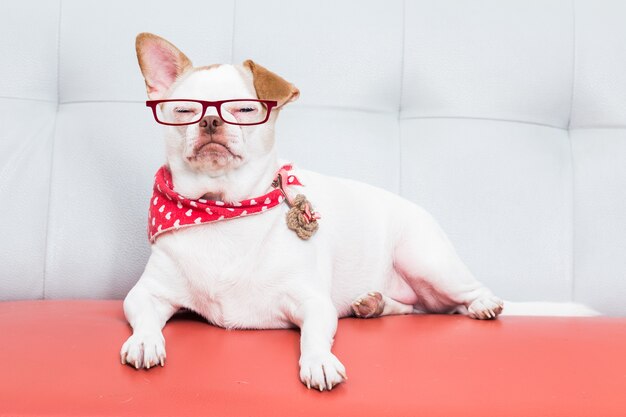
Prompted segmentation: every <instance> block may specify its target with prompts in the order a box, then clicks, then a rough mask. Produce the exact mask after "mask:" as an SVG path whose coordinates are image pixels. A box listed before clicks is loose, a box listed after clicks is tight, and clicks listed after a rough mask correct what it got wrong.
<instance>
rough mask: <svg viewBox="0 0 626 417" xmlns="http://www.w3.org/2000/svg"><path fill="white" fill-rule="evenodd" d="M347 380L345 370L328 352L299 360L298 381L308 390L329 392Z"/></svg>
mask: <svg viewBox="0 0 626 417" xmlns="http://www.w3.org/2000/svg"><path fill="white" fill-rule="evenodd" d="M347 379H348V377H347V376H346V368H345V367H344V366H343V365H342V363H341V362H339V359H337V358H336V357H335V355H333V354H332V353H330V352H327V353H321V354H313V355H307V356H303V357H301V358H300V380H301V381H302V383H303V384H304V385H306V386H307V388H309V389H311V388H315V389H318V390H320V391H324V390H331V389H333V387H334V386H335V385H338V384H340V383H342V382H343V381H345V380H347Z"/></svg>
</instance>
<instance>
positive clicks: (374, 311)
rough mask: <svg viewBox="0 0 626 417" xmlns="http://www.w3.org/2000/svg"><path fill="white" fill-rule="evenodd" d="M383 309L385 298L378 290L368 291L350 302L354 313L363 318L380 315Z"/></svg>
mask: <svg viewBox="0 0 626 417" xmlns="http://www.w3.org/2000/svg"><path fill="white" fill-rule="evenodd" d="M384 309H385V300H384V299H383V295H382V294H381V293H379V292H369V293H367V294H365V295H364V296H362V297H359V298H357V299H356V300H355V301H354V302H353V303H352V311H353V312H354V315H355V316H356V317H360V318H363V319H369V318H372V317H380V315H381V314H383V310H384Z"/></svg>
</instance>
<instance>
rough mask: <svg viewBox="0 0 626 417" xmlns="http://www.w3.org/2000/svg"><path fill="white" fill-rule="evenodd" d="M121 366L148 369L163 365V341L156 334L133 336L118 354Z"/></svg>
mask: <svg viewBox="0 0 626 417" xmlns="http://www.w3.org/2000/svg"><path fill="white" fill-rule="evenodd" d="M120 356H121V359H122V365H124V364H129V365H130V366H133V367H135V368H136V369H139V368H146V369H150V367H152V366H156V365H159V364H160V365H161V366H164V365H165V339H164V338H163V335H162V334H160V333H158V334H143V335H139V334H133V335H132V336H131V337H129V338H128V340H127V341H126V343H124V345H123V346H122V350H121V352H120Z"/></svg>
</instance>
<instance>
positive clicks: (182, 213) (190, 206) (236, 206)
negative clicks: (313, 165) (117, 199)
mask: <svg viewBox="0 0 626 417" xmlns="http://www.w3.org/2000/svg"><path fill="white" fill-rule="evenodd" d="M292 169H293V166H292V165H291V164H288V165H283V166H282V167H281V168H280V170H279V172H278V173H277V174H276V176H275V179H274V181H273V183H272V190H271V191H270V192H268V193H267V194H264V195H262V196H259V197H254V198H250V199H246V200H242V201H237V202H233V203H227V202H224V201H219V200H205V199H203V198H199V199H197V200H192V199H189V198H186V197H184V196H182V195H180V194H178V193H177V192H176V191H174V183H173V181H172V173H171V172H170V170H169V168H168V167H167V166H166V165H163V166H162V167H161V168H159V170H158V171H157V173H156V174H155V176H154V186H153V192H152V199H151V200H150V211H149V214H148V238H149V239H150V243H154V242H155V241H156V238H157V237H158V236H160V235H161V234H162V233H165V232H168V231H171V230H178V229H180V228H183V227H190V226H196V225H199V224H205V223H212V222H217V221H221V220H228V219H234V218H239V217H244V216H251V215H253V214H261V213H264V212H265V211H267V210H270V209H272V208H274V207H277V206H278V205H279V204H281V203H282V202H283V201H284V200H285V198H286V197H287V199H288V200H289V201H291V199H289V198H288V196H287V194H286V193H285V187H289V186H293V185H299V186H302V184H301V183H300V181H298V178H297V177H296V176H295V175H293V174H292V173H290V172H289V171H291V170H292Z"/></svg>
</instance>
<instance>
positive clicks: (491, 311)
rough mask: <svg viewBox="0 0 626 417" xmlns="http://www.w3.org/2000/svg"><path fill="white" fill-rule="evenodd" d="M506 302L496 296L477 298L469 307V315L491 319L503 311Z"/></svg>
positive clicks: (479, 318) (475, 317) (481, 318)
mask: <svg viewBox="0 0 626 417" xmlns="http://www.w3.org/2000/svg"><path fill="white" fill-rule="evenodd" d="M503 308H504V302H503V301H502V300H501V299H499V298H498V297H495V296H493V295H492V296H490V297H481V298H477V299H476V300H474V301H473V302H472V304H470V305H469V307H468V308H467V312H468V316H470V317H471V318H473V319H478V320H491V319H495V318H496V317H498V315H499V314H500V313H502V309H503Z"/></svg>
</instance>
